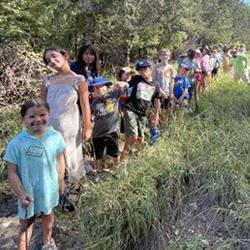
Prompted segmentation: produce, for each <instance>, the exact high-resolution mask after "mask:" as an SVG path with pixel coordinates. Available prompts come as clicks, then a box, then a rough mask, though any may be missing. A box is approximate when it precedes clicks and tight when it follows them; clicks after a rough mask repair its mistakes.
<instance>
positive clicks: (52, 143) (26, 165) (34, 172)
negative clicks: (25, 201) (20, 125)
mask: <svg viewBox="0 0 250 250" xmlns="http://www.w3.org/2000/svg"><path fill="white" fill-rule="evenodd" d="M64 148H65V142H64V140H63V137H62V136H61V134H60V133H59V132H57V131H55V130H54V129H52V128H47V129H46V131H45V133H44V134H43V136H42V138H40V139H37V138H35V137H34V136H32V135H30V134H29V133H28V132H27V131H23V132H22V133H20V134H19V135H17V136H16V137H15V138H13V139H12V140H11V141H10V143H9V144H8V147H7V149H6V152H5V155H4V158H3V159H4V160H5V161H7V162H10V163H13V164H15V165H17V171H18V176H19V178H20V180H21V183H22V186H23V189H24V191H25V192H26V193H27V194H29V195H31V196H32V197H33V199H34V201H33V202H31V203H30V206H29V208H28V217H27V218H31V217H32V216H33V215H35V214H36V213H38V212H43V213H44V214H50V212H51V209H52V208H53V207H56V206H57V205H58V200H59V187H58V172H57V167H56V157H57V156H58V154H59V153H60V152H61V151H62V150H63V149H64ZM18 214H19V216H20V217H21V218H22V219H25V211H24V210H23V209H22V208H21V206H20V201H19V199H18Z"/></svg>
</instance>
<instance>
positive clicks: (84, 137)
mask: <svg viewBox="0 0 250 250" xmlns="http://www.w3.org/2000/svg"><path fill="white" fill-rule="evenodd" d="M90 137H91V130H90V129H86V130H85V129H83V131H82V142H83V143H84V142H86V141H88V140H89V138H90Z"/></svg>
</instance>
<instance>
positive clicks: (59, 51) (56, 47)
mask: <svg viewBox="0 0 250 250" xmlns="http://www.w3.org/2000/svg"><path fill="white" fill-rule="evenodd" d="M48 51H56V52H58V53H60V54H62V55H63V56H64V55H67V54H68V53H67V52H66V51H65V50H64V49H63V48H61V47H59V46H51V47H48V48H47V49H45V51H44V53H43V61H44V63H45V64H46V65H48V62H47V60H46V58H45V54H46V53H47V52H48Z"/></svg>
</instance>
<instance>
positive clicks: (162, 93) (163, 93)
mask: <svg viewBox="0 0 250 250" xmlns="http://www.w3.org/2000/svg"><path fill="white" fill-rule="evenodd" d="M160 92H161V96H162V97H163V98H164V99H168V96H167V95H166V94H165V92H164V90H163V89H162V88H160Z"/></svg>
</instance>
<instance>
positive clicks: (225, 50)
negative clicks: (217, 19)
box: [223, 45, 228, 53]
mask: <svg viewBox="0 0 250 250" xmlns="http://www.w3.org/2000/svg"><path fill="white" fill-rule="evenodd" d="M223 52H224V53H226V52H228V47H227V46H226V45H225V47H224V48H223Z"/></svg>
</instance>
